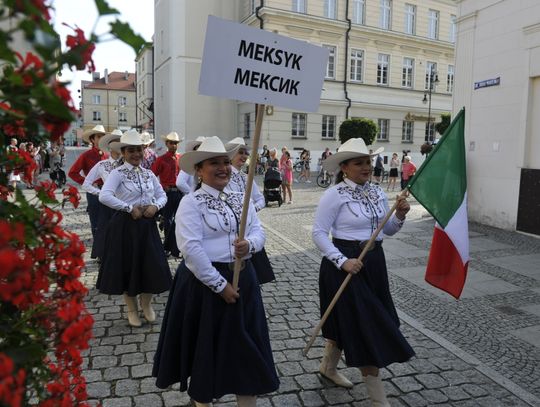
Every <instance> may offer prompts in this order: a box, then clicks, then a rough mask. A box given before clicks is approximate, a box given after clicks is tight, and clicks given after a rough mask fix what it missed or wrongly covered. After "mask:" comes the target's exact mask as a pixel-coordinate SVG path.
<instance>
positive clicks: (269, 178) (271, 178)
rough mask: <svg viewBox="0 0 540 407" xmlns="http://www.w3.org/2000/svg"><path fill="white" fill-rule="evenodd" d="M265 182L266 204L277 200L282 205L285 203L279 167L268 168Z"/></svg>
mask: <svg viewBox="0 0 540 407" xmlns="http://www.w3.org/2000/svg"><path fill="white" fill-rule="evenodd" d="M263 184H264V190H263V195H264V201H265V202H266V206H268V202H275V201H277V203H278V204H279V206H281V204H282V203H283V198H282V196H281V173H280V172H279V171H278V170H277V168H273V167H270V168H268V169H267V170H266V174H264V182H263Z"/></svg>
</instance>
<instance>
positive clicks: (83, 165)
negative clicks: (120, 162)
mask: <svg viewBox="0 0 540 407" xmlns="http://www.w3.org/2000/svg"><path fill="white" fill-rule="evenodd" d="M106 133H107V132H106V131H105V128H104V127H103V126H102V125H101V124H98V125H97V126H95V127H94V128H92V129H88V130H85V131H84V132H83V136H82V137H83V140H84V141H85V142H86V143H90V144H91V148H90V149H89V150H86V151H85V152H84V153H82V154H81V155H80V156H79V158H77V160H76V161H75V162H74V163H73V165H72V166H71V168H70V169H69V171H68V176H69V178H71V179H72V180H73V181H75V182H76V183H77V184H79V185H82V184H83V183H84V178H85V177H86V175H87V174H88V173H89V172H90V170H91V169H92V167H93V166H94V165H96V164H97V163H98V162H100V161H101V160H106V159H107V158H108V156H107V154H104V153H103V151H101V150H100V149H99V140H100V139H101V137H103V136H104V135H105V134H106ZM81 172H82V173H83V175H81ZM102 185H103V181H101V180H97V181H96V183H95V186H96V187H97V188H101V186H102ZM86 201H87V203H88V206H87V208H86V211H87V212H88V216H89V218H90V227H91V229H92V238H94V239H95V237H96V232H97V226H98V220H99V219H98V217H99V201H98V197H97V196H96V195H92V194H90V193H88V192H87V193H86Z"/></svg>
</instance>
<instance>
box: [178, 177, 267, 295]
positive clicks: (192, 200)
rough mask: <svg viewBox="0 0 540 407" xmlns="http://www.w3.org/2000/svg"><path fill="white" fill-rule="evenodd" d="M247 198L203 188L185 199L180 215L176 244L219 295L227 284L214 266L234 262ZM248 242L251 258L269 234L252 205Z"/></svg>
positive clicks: (194, 271) (192, 270)
mask: <svg viewBox="0 0 540 407" xmlns="http://www.w3.org/2000/svg"><path fill="white" fill-rule="evenodd" d="M243 199H244V196H243V194H240V193H237V192H220V191H218V190H217V189H214V188H212V187H210V186H209V185H206V184H204V183H203V184H202V185H201V188H199V189H198V190H196V191H195V192H193V193H191V194H189V195H187V196H184V198H183V199H182V200H181V201H180V205H179V206H178V210H177V212H176V241H177V243H178V248H179V249H180V251H181V252H182V255H183V256H184V259H185V261H186V266H187V267H188V268H189V269H190V270H191V272H192V273H193V274H194V275H195V277H197V278H198V279H199V280H200V281H201V282H202V283H203V284H205V285H206V286H208V287H209V288H210V289H211V290H212V291H214V292H215V293H220V292H221V291H223V290H224V289H225V286H226V285H227V280H225V278H224V277H223V276H222V275H221V274H220V273H219V272H218V271H217V270H216V268H215V267H214V266H212V262H221V263H231V262H233V261H234V245H233V242H234V241H235V239H236V238H237V234H238V228H239V223H240V217H241V213H242V203H243ZM245 239H246V240H247V241H248V242H249V254H248V255H247V256H246V258H249V257H251V254H252V253H255V252H257V251H260V250H262V248H263V246H264V242H265V239H266V237H265V234H264V231H263V229H262V227H261V224H260V222H259V219H258V218H257V214H256V212H255V208H254V207H253V205H252V204H251V203H250V205H249V211H248V217H247V224H246V233H245Z"/></svg>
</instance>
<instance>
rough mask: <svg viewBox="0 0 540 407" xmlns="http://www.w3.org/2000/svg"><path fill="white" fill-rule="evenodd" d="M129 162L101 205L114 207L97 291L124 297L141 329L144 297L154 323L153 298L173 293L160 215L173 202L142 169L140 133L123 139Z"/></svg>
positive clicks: (110, 180)
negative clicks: (169, 200) (160, 233)
mask: <svg viewBox="0 0 540 407" xmlns="http://www.w3.org/2000/svg"><path fill="white" fill-rule="evenodd" d="M120 149H121V152H122V156H123V158H124V161H125V163H124V164H123V165H121V166H120V167H118V168H116V169H114V170H113V171H111V173H110V174H109V176H108V177H107V179H106V181H105V184H104V185H103V187H102V188H101V192H100V194H99V201H100V202H101V203H102V204H104V205H107V206H108V207H110V208H112V209H114V210H115V211H116V212H115V214H114V215H113V216H112V218H111V220H110V222H109V226H108V228H107V231H106V233H105V247H106V248H107V249H106V250H105V251H104V256H103V259H102V261H101V265H100V268H99V274H98V279H97V283H96V287H97V288H98V289H99V291H100V292H102V293H104V294H109V295H120V294H123V295H124V300H125V302H126V305H127V309H128V313H127V315H128V321H129V324H130V325H131V326H135V327H137V326H141V320H140V319H139V311H138V306H137V295H139V294H140V301H141V307H142V310H143V314H144V317H145V319H146V320H147V321H148V322H153V321H155V319H156V314H155V312H154V310H153V309H152V305H151V302H152V295H153V294H159V293H162V292H164V291H167V290H168V289H169V288H170V285H171V272H170V269H169V264H168V263H167V259H166V257H165V252H164V250H163V245H162V243H161V239H160V237H159V232H158V229H157V225H156V221H155V218H154V216H155V214H156V212H157V211H158V210H159V209H161V208H163V206H164V205H165V203H166V202H167V196H166V195H165V192H164V191H163V188H162V187H161V185H160V183H159V181H158V179H157V178H156V176H155V175H154V173H153V172H152V171H150V170H148V169H145V168H143V167H141V166H140V164H141V162H142V159H143V148H142V140H141V136H140V135H139V133H138V132H137V131H135V130H130V131H127V132H126V133H124V134H123V135H122V137H121V138H120Z"/></svg>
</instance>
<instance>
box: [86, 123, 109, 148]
mask: <svg viewBox="0 0 540 407" xmlns="http://www.w3.org/2000/svg"><path fill="white" fill-rule="evenodd" d="M94 134H107V132H106V131H105V127H103V125H102V124H98V125H97V126H95V127H94V128H93V129H87V130H85V131H83V135H82V138H83V140H84V141H85V142H86V143H90V136H93V135H94Z"/></svg>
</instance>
